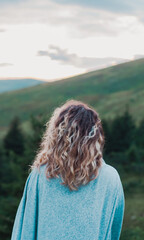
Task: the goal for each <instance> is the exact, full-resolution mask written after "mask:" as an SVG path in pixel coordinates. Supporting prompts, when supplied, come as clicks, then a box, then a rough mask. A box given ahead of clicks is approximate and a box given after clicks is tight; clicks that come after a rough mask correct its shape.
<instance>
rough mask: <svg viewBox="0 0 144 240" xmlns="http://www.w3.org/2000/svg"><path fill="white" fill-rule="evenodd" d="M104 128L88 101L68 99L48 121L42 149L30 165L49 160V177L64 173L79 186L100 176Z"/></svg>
mask: <svg viewBox="0 0 144 240" xmlns="http://www.w3.org/2000/svg"><path fill="white" fill-rule="evenodd" d="M104 142H105V139H104V132H103V128H102V124H101V120H100V118H99V115H98V113H97V112H96V111H95V110H94V109H93V108H92V107H90V106H88V104H85V103H83V102H81V101H77V100H69V101H67V102H66V103H65V104H63V105H62V106H61V107H58V108H56V109H55V111H54V112H53V115H52V117H51V118H50V120H49V121H48V122H47V123H46V131H45V133H44V136H43V138H42V141H41V145H40V149H39V150H38V152H37V155H36V158H35V160H34V162H33V165H32V166H31V168H34V167H38V168H39V167H40V166H41V165H43V164H46V176H47V178H48V179H50V178H53V177H59V175H60V176H61V178H62V180H63V182H62V183H61V184H63V185H67V186H68V187H69V189H70V190H77V188H78V186H80V185H85V184H87V183H88V182H90V181H92V180H94V179H96V178H97V176H98V169H99V167H100V166H101V164H102V152H103V147H104Z"/></svg>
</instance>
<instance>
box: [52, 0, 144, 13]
mask: <svg viewBox="0 0 144 240" xmlns="http://www.w3.org/2000/svg"><path fill="white" fill-rule="evenodd" d="M54 1H55V2H57V3H59V4H67V5H79V6H84V7H92V8H97V9H103V10H106V11H110V12H121V13H126V14H127V13H129V14H131V13H132V14H133V13H136V12H137V11H139V12H141V10H144V4H143V1H141V0H137V1H131V0H121V1H116V0H103V1H96V0H89V1H87V0H83V1H82V0H54Z"/></svg>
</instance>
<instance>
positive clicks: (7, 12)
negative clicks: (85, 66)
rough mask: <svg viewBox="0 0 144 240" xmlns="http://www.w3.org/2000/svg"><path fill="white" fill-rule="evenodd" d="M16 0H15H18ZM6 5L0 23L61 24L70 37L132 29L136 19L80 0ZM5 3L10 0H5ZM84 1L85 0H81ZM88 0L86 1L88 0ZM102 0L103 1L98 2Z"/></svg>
mask: <svg viewBox="0 0 144 240" xmlns="http://www.w3.org/2000/svg"><path fill="white" fill-rule="evenodd" d="M17 1H18V0H17ZM17 1H13V4H10V5H9V4H7V5H6V6H5V5H4V6H3V7H1V8H0V24H1V25H2V24H31V23H41V24H45V25H50V26H57V27H61V26H62V27H63V28H65V29H66V32H67V34H68V35H69V36H70V37H71V38H75V37H76V38H82V37H85V38H88V37H93V36H116V35H119V34H120V33H121V31H129V32H131V31H134V29H136V28H134V27H133V26H134V24H139V23H137V20H136V19H135V18H134V17H133V16H129V20H128V21H127V19H124V21H125V24H124V23H123V21H122V20H121V19H122V18H124V17H125V16H124V15H123V14H120V13H119V14H118V13H115V12H110V11H107V8H101V9H98V8H96V7H95V8H93V7H92V5H91V4H89V5H88V6H87V7H85V6H84V4H81V5H79V4H78V3H80V1H74V3H75V5H74V4H73V3H72V2H71V1H69V4H70V5H68V4H66V2H65V1H64V2H63V4H62V3H61V1H50V0H25V1H20V0H19V4H14V2H17ZM6 2H7V3H8V2H9V1H6ZM82 2H85V3H86V1H82ZM87 2H89V1H87ZM95 2H100V1H95ZM101 2H102V1H101Z"/></svg>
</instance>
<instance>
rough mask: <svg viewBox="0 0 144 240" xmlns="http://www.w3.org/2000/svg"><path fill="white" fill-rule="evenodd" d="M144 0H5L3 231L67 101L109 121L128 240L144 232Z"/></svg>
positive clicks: (109, 147)
mask: <svg viewBox="0 0 144 240" xmlns="http://www.w3.org/2000/svg"><path fill="white" fill-rule="evenodd" d="M143 16H144V3H143V2H142V1H141V0H137V1H130V0H121V1H114V0H103V1H94V0H88V1H86V0H83V1H80V0H0V239H1V240H10V236H11V231H12V226H13V223H14V218H15V214H16V210H17V207H18V204H19V202H20V199H21V197H22V193H23V189H24V184H25V181H26V179H27V177H28V174H29V165H30V164H31V163H32V162H33V160H34V157H35V155H36V151H37V149H38V147H39V144H40V141H41V137H42V134H43V133H44V131H45V123H46V122H47V121H48V120H49V118H50V116H51V114H52V112H53V111H54V109H55V108H56V107H58V106H60V105H62V104H63V103H64V102H65V101H66V100H68V99H76V100H81V101H84V102H86V103H88V104H90V105H91V106H92V107H94V108H95V110H96V111H97V112H98V113H99V116H100V118H101V120H102V124H103V128H104V133H105V138H106V143H105V148H104V155H103V158H104V160H105V161H106V163H108V164H110V165H112V166H114V167H115V168H116V169H117V171H118V172H119V174H120V177H121V180H122V183H123V188H124V194H125V201H126V205H125V215H124V222H123V228H122V233H121V238H120V239H121V240H129V239H130V240H143V239H144V204H143V199H144V175H143V172H144V110H143V109H144V46H143V43H144V17H143Z"/></svg>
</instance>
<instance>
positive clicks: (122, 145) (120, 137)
mask: <svg viewBox="0 0 144 240" xmlns="http://www.w3.org/2000/svg"><path fill="white" fill-rule="evenodd" d="M135 130H136V127H135V123H134V120H133V118H132V116H131V115H130V113H129V109H128V108H126V110H125V112H124V114H123V115H122V116H117V117H116V118H115V119H114V120H113V123H112V127H111V144H112V149H113V151H114V152H122V151H125V150H127V149H128V148H129V147H130V145H131V144H132V143H133V142H134V136H135Z"/></svg>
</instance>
